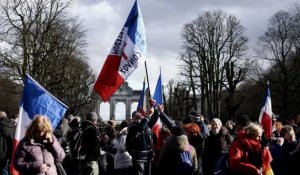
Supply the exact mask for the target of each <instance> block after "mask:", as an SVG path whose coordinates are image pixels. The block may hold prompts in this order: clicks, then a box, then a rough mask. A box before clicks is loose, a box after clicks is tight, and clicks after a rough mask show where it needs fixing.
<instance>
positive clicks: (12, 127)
mask: <svg viewBox="0 0 300 175" xmlns="http://www.w3.org/2000/svg"><path fill="white" fill-rule="evenodd" d="M15 131H16V122H15V121H14V120H12V119H9V118H8V117H7V115H6V113H5V112H4V111H0V134H1V136H2V137H4V138H5V141H6V147H7V151H6V155H4V156H3V157H4V160H3V161H0V174H3V175H5V174H8V171H9V170H8V165H9V162H10V159H11V157H12V148H13V139H14V137H15ZM0 151H1V153H0V154H3V153H2V151H3V150H0Z"/></svg>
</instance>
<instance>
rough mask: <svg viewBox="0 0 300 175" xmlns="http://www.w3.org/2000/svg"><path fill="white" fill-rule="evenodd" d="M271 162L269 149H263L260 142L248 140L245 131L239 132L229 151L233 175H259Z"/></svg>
mask: <svg viewBox="0 0 300 175" xmlns="http://www.w3.org/2000/svg"><path fill="white" fill-rule="evenodd" d="M271 161H272V156H271V153H270V151H269V149H267V148H264V147H262V146H261V144H260V143H259V141H258V140H254V139H251V138H247V137H246V133H245V131H244V130H241V131H239V132H238V134H237V136H236V139H235V140H234V141H233V142H232V144H231V147H230V150H229V167H230V171H231V174H233V175H235V174H237V175H239V174H243V175H258V173H259V172H260V170H261V168H262V169H264V168H265V167H266V166H269V165H270V162H271Z"/></svg>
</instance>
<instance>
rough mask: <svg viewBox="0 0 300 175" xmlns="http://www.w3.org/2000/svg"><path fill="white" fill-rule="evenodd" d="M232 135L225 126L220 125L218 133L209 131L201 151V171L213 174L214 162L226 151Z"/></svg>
mask: <svg viewBox="0 0 300 175" xmlns="http://www.w3.org/2000/svg"><path fill="white" fill-rule="evenodd" d="M231 142H232V137H231V136H230V134H228V131H227V129H226V128H225V127H221V129H220V131H219V133H218V134H215V133H214V132H213V131H210V134H209V136H208V137H207V139H206V140H205V144H204V151H203V172H204V173H207V174H213V172H214V169H215V167H216V162H217V160H218V159H220V157H222V156H223V155H224V154H226V153H227V152H228V149H229V147H230V145H231Z"/></svg>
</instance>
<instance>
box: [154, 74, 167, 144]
mask: <svg viewBox="0 0 300 175" xmlns="http://www.w3.org/2000/svg"><path fill="white" fill-rule="evenodd" d="M153 99H154V100H155V101H156V105H163V103H164V100H163V89H162V82H161V72H160V73H159V77H158V80H157V83H156V87H155V91H154V95H153ZM161 127H162V123H161V121H160V118H158V120H157V122H156V123H155V125H154V126H153V128H152V131H153V132H154V133H155V135H156V137H157V138H158V140H160V139H159V137H160V135H159V130H160V128H161Z"/></svg>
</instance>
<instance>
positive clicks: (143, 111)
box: [136, 79, 146, 116]
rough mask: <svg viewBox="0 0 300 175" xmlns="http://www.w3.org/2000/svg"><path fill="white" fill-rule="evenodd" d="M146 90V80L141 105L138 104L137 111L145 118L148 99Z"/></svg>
mask: <svg viewBox="0 0 300 175" xmlns="http://www.w3.org/2000/svg"><path fill="white" fill-rule="evenodd" d="M145 88H146V83H145V79H144V82H143V89H142V91H141V96H140V100H139V103H138V105H137V109H136V111H138V112H139V113H141V114H142V115H143V116H144V115H146V98H145V90H146V89H145Z"/></svg>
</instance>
